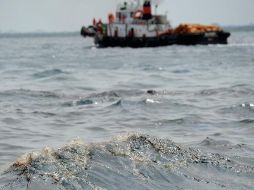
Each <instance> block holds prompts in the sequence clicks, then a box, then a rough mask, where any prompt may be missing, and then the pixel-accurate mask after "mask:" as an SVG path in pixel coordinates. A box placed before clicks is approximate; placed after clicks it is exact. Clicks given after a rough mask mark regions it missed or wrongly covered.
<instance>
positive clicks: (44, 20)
mask: <svg viewBox="0 0 254 190" xmlns="http://www.w3.org/2000/svg"><path fill="white" fill-rule="evenodd" d="M122 1H123V0H0V32H36V31H37V32H38V31H40V32H43V31H44V32H65V31H66V32H67V31H79V30H80V28H81V26H82V25H89V24H91V21H92V19H93V18H94V17H95V18H102V20H105V21H106V18H107V15H108V13H114V12H115V8H116V4H117V3H118V2H122ZM253 9H254V0H161V3H160V5H159V8H158V10H157V12H158V13H163V14H164V13H166V14H167V15H168V18H169V20H170V21H171V23H172V25H173V26H176V25H178V24H180V23H201V24H215V23H216V24H220V25H223V26H225V25H226V26H228V25H247V24H254V10H253Z"/></svg>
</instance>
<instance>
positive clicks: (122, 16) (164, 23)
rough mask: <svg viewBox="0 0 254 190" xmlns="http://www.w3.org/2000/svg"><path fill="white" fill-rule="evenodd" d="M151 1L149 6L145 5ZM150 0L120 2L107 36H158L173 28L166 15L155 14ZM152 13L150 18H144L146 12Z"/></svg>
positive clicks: (108, 26) (108, 25)
mask: <svg viewBox="0 0 254 190" xmlns="http://www.w3.org/2000/svg"><path fill="white" fill-rule="evenodd" d="M145 3H149V4H148V7H145V6H146V4H145ZM149 5H150V0H144V4H143V5H141V4H140V1H138V2H137V3H133V2H132V3H127V2H124V3H122V4H119V5H118V6H117V9H116V14H115V15H114V16H113V15H112V16H113V17H114V19H113V20H109V23H108V24H107V31H106V32H107V34H106V35H107V36H112V37H113V36H114V37H127V36H133V37H134V36H135V37H156V36H157V35H158V34H160V33H163V32H166V31H167V30H169V29H171V26H170V23H169V22H168V20H167V16H166V15H153V14H152V11H151V9H152V7H151V5H150V7H149ZM147 11H148V14H150V18H149V19H144V14H147Z"/></svg>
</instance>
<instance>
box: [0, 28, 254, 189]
mask: <svg viewBox="0 0 254 190" xmlns="http://www.w3.org/2000/svg"><path fill="white" fill-rule="evenodd" d="M253 188H254V31H242V30H241V31H233V32H232V36H231V37H230V39H229V44H228V45H208V46H168V47H159V48H141V49H131V48H106V49H98V48H96V47H95V46H94V45H93V41H92V40H91V39H84V38H81V37H80V36H79V34H78V33H59V34H49V33H47V34H38V33H35V34H32V33H31V34H0V189H1V190H11V189H13V190H14V189H15V190H26V189H27V190H32V189H33V190H65V189H68V190H81V189H96V190H97V189H98V190H100V189H103V190H104V189H105V190H106V189H108V190H114V189H115V190H120V189H121V190H125V189H126V190H127V189H135V190H143V189H151V190H154V189H158V190H159V189H161V190H165V189H172V190H192V189H193V190H204V189H206V190H219V189H231V190H232V189H233V190H234V189H235V190H239V189H242V190H253Z"/></svg>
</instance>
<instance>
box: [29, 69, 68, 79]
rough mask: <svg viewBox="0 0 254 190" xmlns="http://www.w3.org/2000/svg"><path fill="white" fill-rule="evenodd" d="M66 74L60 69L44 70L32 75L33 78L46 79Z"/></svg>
mask: <svg viewBox="0 0 254 190" xmlns="http://www.w3.org/2000/svg"><path fill="white" fill-rule="evenodd" d="M66 73H67V72H64V71H62V70H61V69H51V70H45V71H42V72H38V73H35V74H33V76H34V77H35V78H47V77H51V76H55V75H59V74H66Z"/></svg>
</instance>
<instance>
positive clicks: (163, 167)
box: [1, 134, 254, 190]
mask: <svg viewBox="0 0 254 190" xmlns="http://www.w3.org/2000/svg"><path fill="white" fill-rule="evenodd" d="M203 144H204V143H203ZM205 144H207V143H205ZM2 176H3V177H2V178H5V179H6V178H9V179H10V180H7V181H8V183H6V184H5V185H4V186H3V187H2V188H1V189H2V190H9V189H22V188H25V187H26V186H27V187H28V188H27V189H32V186H35V184H40V186H42V187H43V188H44V189H71V190H72V189H73V190H77V189H113V190H114V189H142V190H143V189H200V190H201V189H252V187H253V185H254V182H253V180H252V179H253V176H254V166H252V165H247V164H245V163H241V162H239V161H236V160H233V159H231V158H229V157H227V156H224V155H222V154H218V153H204V152H202V151H200V150H198V149H194V148H190V147H185V146H183V145H179V144H177V143H174V142H173V141H171V140H168V139H159V138H156V137H152V136H148V135H144V134H130V135H126V136H118V137H115V138H114V139H113V140H112V141H109V142H103V143H93V144H85V143H83V142H82V141H81V140H79V139H77V140H74V141H73V142H72V143H70V144H68V145H66V146H64V147H62V148H60V149H58V150H54V149H53V148H45V149H43V150H42V151H41V152H33V153H28V154H26V155H24V156H22V157H21V158H20V159H18V160H17V161H16V162H15V163H13V164H12V165H11V166H10V167H9V169H8V170H7V171H5V173H4V174H3V175H2ZM11 176H12V177H11ZM13 176H15V177H13ZM5 182H6V180H5ZM37 187H38V186H37ZM43 188H42V189H43ZM35 189H36V188H35Z"/></svg>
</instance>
